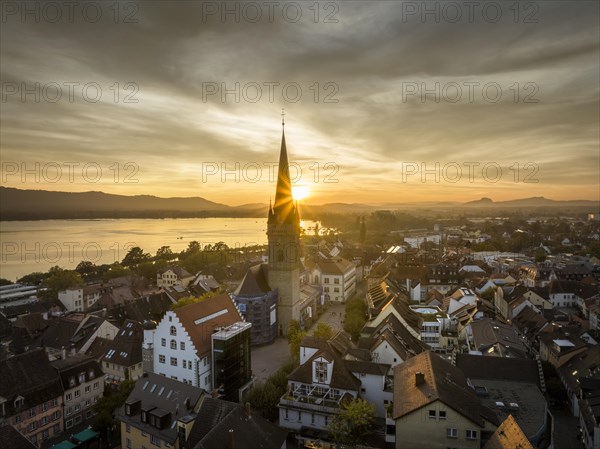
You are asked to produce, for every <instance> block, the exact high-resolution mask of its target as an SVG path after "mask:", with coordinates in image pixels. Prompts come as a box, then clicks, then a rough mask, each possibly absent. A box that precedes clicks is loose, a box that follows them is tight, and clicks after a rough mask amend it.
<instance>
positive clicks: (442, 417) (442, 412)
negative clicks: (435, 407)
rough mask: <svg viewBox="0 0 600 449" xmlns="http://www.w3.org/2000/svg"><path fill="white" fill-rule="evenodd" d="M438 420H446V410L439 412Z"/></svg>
mask: <svg viewBox="0 0 600 449" xmlns="http://www.w3.org/2000/svg"><path fill="white" fill-rule="evenodd" d="M439 418H440V419H446V410H440V416H439Z"/></svg>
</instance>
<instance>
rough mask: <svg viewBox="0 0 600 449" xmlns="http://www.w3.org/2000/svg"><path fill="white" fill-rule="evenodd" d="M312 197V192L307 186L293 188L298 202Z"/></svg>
mask: <svg viewBox="0 0 600 449" xmlns="http://www.w3.org/2000/svg"><path fill="white" fill-rule="evenodd" d="M309 195H310V190H309V189H308V187H306V186H293V187H292V196H293V197H294V200H296V201H302V200H303V199H304V198H307V197H308V196H309Z"/></svg>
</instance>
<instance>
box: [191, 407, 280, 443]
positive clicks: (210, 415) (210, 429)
mask: <svg viewBox="0 0 600 449" xmlns="http://www.w3.org/2000/svg"><path fill="white" fill-rule="evenodd" d="M186 436H187V440H186V447H188V448H190V449H214V448H235V449H256V448H261V449H285V448H286V447H287V444H286V438H287V432H286V431H285V430H283V429H280V428H279V427H277V426H276V425H275V424H272V423H271V422H269V421H267V420H266V419H264V418H263V417H261V416H260V415H257V414H256V413H253V412H252V410H251V409H250V408H249V404H247V405H246V406H245V407H244V406H242V405H240V404H236V403H234V402H229V401H223V400H221V399H216V398H211V397H204V399H203V400H202V402H201V405H200V409H199V410H198V414H197V417H196V419H195V420H194V424H193V426H192V429H191V431H190V432H189V433H188V434H187V435H186Z"/></svg>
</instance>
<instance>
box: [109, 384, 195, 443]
mask: <svg viewBox="0 0 600 449" xmlns="http://www.w3.org/2000/svg"><path fill="white" fill-rule="evenodd" d="M204 393H205V392H204V390H202V389H201V388H196V387H194V386H192V385H190V384H186V383H183V382H178V381H176V380H173V379H169V378H167V377H164V376H160V375H158V374H154V373H146V374H144V376H143V377H142V378H140V379H139V380H138V381H137V382H136V384H135V387H134V389H133V391H132V392H131V394H130V395H129V397H128V398H127V400H126V401H125V405H124V406H123V407H121V408H119V409H117V412H116V414H115V415H116V417H117V419H118V420H119V421H120V422H121V447H122V448H123V449H125V448H127V449H142V448H148V449H150V448H154V447H159V448H172V449H179V448H183V447H186V448H187V447H188V446H187V445H185V441H186V438H187V436H188V435H189V434H190V432H191V430H192V427H193V425H194V421H195V419H196V417H197V416H198V411H199V409H200V404H201V403H202V398H203V397H204Z"/></svg>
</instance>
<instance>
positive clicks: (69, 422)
mask: <svg viewBox="0 0 600 449" xmlns="http://www.w3.org/2000/svg"><path fill="white" fill-rule="evenodd" d="M65 426H66V427H67V429H70V428H71V427H73V420H72V419H68V420H67V422H66V423H65Z"/></svg>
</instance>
